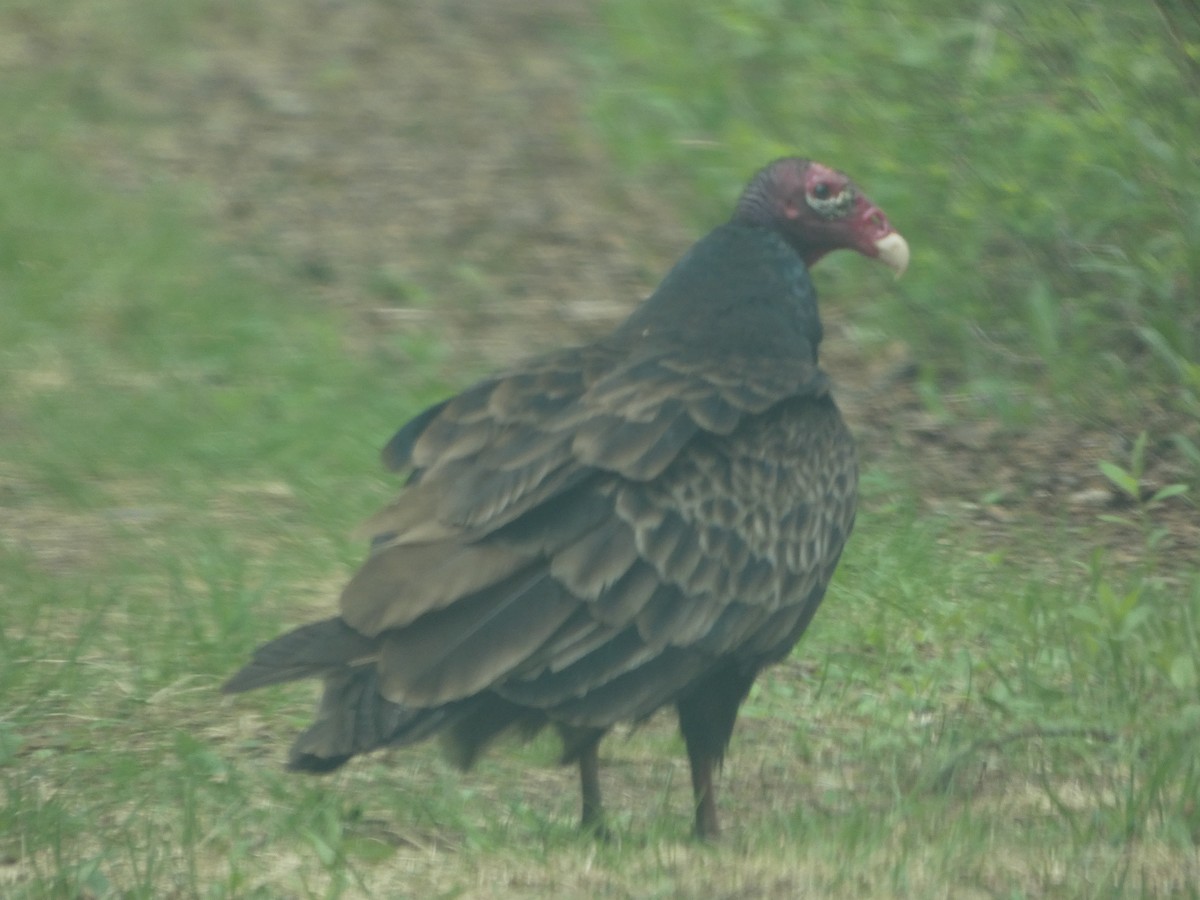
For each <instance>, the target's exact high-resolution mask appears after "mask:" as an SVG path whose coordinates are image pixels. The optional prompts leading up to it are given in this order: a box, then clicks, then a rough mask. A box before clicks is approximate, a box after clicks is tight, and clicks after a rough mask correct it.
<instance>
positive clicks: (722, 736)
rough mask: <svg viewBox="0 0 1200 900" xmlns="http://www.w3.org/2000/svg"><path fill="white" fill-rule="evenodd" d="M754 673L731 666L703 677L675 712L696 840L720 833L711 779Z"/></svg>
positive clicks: (727, 744)
mask: <svg viewBox="0 0 1200 900" xmlns="http://www.w3.org/2000/svg"><path fill="white" fill-rule="evenodd" d="M757 674H758V673H757V672H743V671H740V670H739V669H738V668H737V667H736V666H735V665H733V664H732V663H730V664H729V665H726V666H723V667H722V668H720V669H718V670H716V671H715V672H712V673H710V674H709V675H707V676H705V677H704V678H703V679H702V680H701V681H700V682H699V683H698V684H697V685H696V686H695V689H694V690H692V692H691V693H689V694H688V695H687V696H686V697H684V698H683V699H681V700H680V701H679V702H678V703H677V704H676V708H677V709H678V710H679V730H680V731H682V732H683V740H684V743H685V744H686V745H687V752H688V762H689V763H690V764H691V767H692V792H693V797H694V799H695V801H696V837H698V838H700V839H702V840H713V839H715V838H716V837H718V836H719V835H720V833H721V826H720V824H719V823H718V821H717V795H716V786H715V785H714V783H713V776H714V775H715V773H716V770H717V769H718V768H720V765H721V760H722V759H724V757H725V748H726V747H728V746H729V738H730V737H731V736H732V735H733V723H734V722H735V721H736V719H737V712H738V707H739V706H741V705H742V701H743V700H745V699H746V694H748V693H749V692H750V685H752V684H753V683H754V678H755V676H756V675H757Z"/></svg>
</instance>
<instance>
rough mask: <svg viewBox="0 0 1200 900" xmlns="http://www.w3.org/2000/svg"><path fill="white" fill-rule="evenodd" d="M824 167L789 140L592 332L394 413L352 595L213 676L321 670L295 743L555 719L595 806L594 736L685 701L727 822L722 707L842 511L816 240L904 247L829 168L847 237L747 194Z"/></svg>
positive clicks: (850, 498) (755, 664) (840, 534)
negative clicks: (720, 768)
mask: <svg viewBox="0 0 1200 900" xmlns="http://www.w3.org/2000/svg"><path fill="white" fill-rule="evenodd" d="M781 166H783V167H785V169H784V172H783V176H780V174H779V171H778V169H779V167H781ZM793 170H794V171H793ZM814 172H816V174H817V175H822V174H825V173H828V174H830V175H832V176H840V173H836V172H833V171H832V170H829V169H825V168H824V167H822V166H819V165H818V164H809V163H806V162H804V161H800V160H784V161H781V162H779V163H776V164H774V166H772V167H770V168H768V169H766V170H764V172H763V173H760V175H759V177H758V178H757V179H756V181H755V182H752V185H751V189H748V190H747V195H746V196H744V197H743V201H742V205H741V206H740V207H739V211H740V214H739V215H738V216H735V219H734V221H732V222H730V223H729V224H727V225H724V226H721V227H720V228H718V229H716V230H715V231H713V232H712V233H710V234H709V235H708V236H707V237H705V238H704V239H703V240H702V241H700V242H699V243H697V244H696V245H695V246H694V247H693V248H692V249H691V251H689V253H688V254H687V255H686V256H685V257H684V258H683V259H682V260H681V261H680V262H679V263H678V264H677V265H676V267H675V268H674V269H673V270H672V271H671V272H670V273H669V274H668V276H667V277H666V279H665V280H664V281H663V283H662V285H661V286H660V287H659V288H658V290H657V291H656V292H655V293H654V294H653V295H652V296H651V297H650V298H649V299H647V300H646V301H645V302H644V303H643V304H642V305H641V306H640V307H639V308H638V309H637V310H636V311H635V312H634V313H633V315H632V316H631V317H630V318H629V319H628V320H627V321H626V322H625V323H624V324H623V325H621V326H620V327H619V328H618V329H617V330H616V331H615V332H614V333H613V334H612V335H610V336H609V337H608V338H607V339H605V340H603V341H601V342H599V343H597V344H594V345H591V346H588V347H583V348H577V349H572V350H566V351H563V352H559V353H556V354H554V355H551V356H548V357H544V358H542V359H540V360H535V361H533V362H531V363H528V364H526V365H525V366H522V367H520V368H517V369H514V370H513V371H510V372H508V373H505V374H502V375H499V376H496V377H494V378H490V379H488V380H486V381H484V382H481V383H480V384H477V385H475V386H474V387H471V388H469V389H468V390H466V391H464V392H463V393H462V394H459V395H458V396H456V397H453V398H451V399H450V400H447V401H445V402H444V403H442V404H439V405H437V406H434V407H431V408H430V409H428V410H426V411H425V412H423V413H421V414H420V415H418V416H417V417H415V418H414V419H413V420H411V421H410V422H409V423H408V424H407V425H405V426H404V427H403V428H401V429H400V431H399V432H398V433H397V434H396V436H395V437H394V438H393V439H392V440H391V442H390V443H389V444H388V446H387V447H386V449H385V451H384V458H385V461H386V462H387V463H388V464H389V466H391V467H393V468H395V469H399V470H408V471H411V476H410V477H409V480H408V483H407V486H406V487H405V489H404V491H403V492H402V493H401V494H400V496H399V498H398V499H397V500H396V501H395V502H394V503H393V504H392V505H391V506H389V507H388V508H387V509H385V510H384V511H383V512H381V513H380V514H379V515H378V516H376V517H375V519H374V520H373V521H372V522H371V523H370V524H371V529H372V533H373V535H374V537H373V542H372V550H371V553H370V556H369V557H368V559H367V560H366V561H365V563H364V564H363V566H362V568H361V569H360V570H359V571H358V573H357V574H356V575H355V576H354V577H353V578H352V579H351V581H350V583H349V584H348V585H347V587H346V589H345V591H344V592H343V595H342V600H341V610H340V614H339V615H338V616H336V617H334V618H330V619H327V620H325V621H323V622H317V623H315V624H311V625H306V626H303V627H301V628H299V629H297V630H295V631H292V632H290V633H288V634H285V635H283V636H282V637H280V638H277V639H276V640H274V641H272V642H270V643H268V644H266V645H264V646H263V647H261V648H259V650H258V651H256V653H255V655H254V659H253V660H252V661H251V662H250V663H249V664H248V665H247V666H246V667H245V668H244V669H243V670H242V671H240V672H239V673H238V674H237V675H235V676H234V677H233V679H231V680H230V682H229V683H228V684H227V685H226V689H227V690H229V691H241V690H248V689H251V688H256V687H261V686H263V685H267V684H272V683H276V682H281V681H287V680H291V679H295V678H302V677H310V676H317V677H321V678H323V679H324V680H325V692H324V698H323V700H322V702H321V705H320V708H319V711H318V714H317V719H316V722H315V723H314V724H313V725H312V726H311V727H310V728H309V729H308V730H307V731H305V732H304V733H303V734H302V735H300V737H299V738H298V739H297V741H296V743H295V746H294V747H293V750H292V754H291V759H290V765H291V766H292V767H293V768H295V769H301V770H306V771H316V772H321V771H328V770H331V769H334V768H336V767H337V766H339V765H341V764H342V763H343V762H345V761H346V760H347V759H349V758H350V757H352V756H354V755H356V754H359V753H365V752H367V751H370V750H374V749H377V748H380V747H386V746H395V745H399V744H406V743H411V742H413V741H416V740H420V739H422V738H425V737H427V736H430V735H432V734H435V733H440V734H441V735H443V737H445V738H446V740H447V744H448V746H449V748H450V749H451V752H452V755H453V756H454V758H455V759H456V761H457V762H459V763H460V764H464V765H465V764H469V763H470V762H471V760H473V759H474V758H475V756H476V755H477V753H478V752H479V751H480V750H481V749H482V748H483V746H484V745H485V744H486V743H487V742H488V741H489V740H490V739H491V738H493V737H495V736H496V735H498V734H499V733H501V732H503V731H505V730H507V729H509V728H511V727H513V726H518V727H521V728H524V729H528V730H534V729H536V728H537V727H540V726H542V725H545V724H554V725H556V726H557V727H558V728H559V730H560V732H561V734H562V735H563V740H564V746H565V752H564V758H565V759H568V760H578V762H579V764H580V771H581V776H582V787H583V817H584V821H585V823H588V824H598V821H599V816H600V796H599V783H598V780H597V757H596V752H597V745H598V743H599V740H600V738H601V737H602V736H603V735H604V734H605V732H607V730H608V729H609V728H611V727H612V726H613V725H614V724H616V723H618V722H621V721H638V720H642V719H644V718H646V717H648V716H649V715H651V714H652V713H654V712H655V711H656V710H658V709H660V708H661V707H663V706H667V705H674V706H675V707H676V708H677V710H678V714H679V721H680V727H681V730H682V732H683V735H684V738H685V741H686V744H687V749H688V755H689V758H690V761H691V765H692V773H693V782H694V786H695V790H696V799H697V818H696V828H697V831H698V832H699V833H700V834H701V835H704V836H712V835H714V834H715V833H716V831H717V817H716V807H715V803H714V798H713V786H712V776H713V769H714V767H715V766H716V765H717V764H718V763H719V761H720V759H721V758H722V756H723V755H724V752H725V748H726V746H727V744H728V742H729V739H730V735H731V733H732V730H733V725H734V720H735V718H736V715H737V710H738V707H739V705H740V704H741V702H742V701H743V700H744V699H745V697H746V694H747V692H748V691H749V689H750V686H751V685H752V683H753V681H754V679H755V677H756V676H757V674H758V672H759V671H760V670H761V669H762V667H763V666H765V665H767V664H769V663H771V662H774V661H777V660H779V659H780V658H782V657H783V656H785V655H786V654H787V653H788V652H789V651H790V650H791V648H792V647H793V645H794V644H795V643H796V641H797V640H798V639H799V637H800V635H801V634H802V633H803V632H804V630H805V628H806V627H807V626H808V623H809V622H810V620H811V619H812V616H813V614H814V613H815V612H816V609H817V606H818V605H819V604H820V602H821V598H822V596H823V595H824V593H825V588H826V586H827V584H828V583H829V579H830V577H831V575H832V574H833V570H834V567H835V566H836V564H837V561H838V557H839V555H840V553H841V551H842V547H843V545H844V543H845V540H846V538H847V536H848V535H849V533H850V529H851V527H852V525H853V522H854V512H855V490H856V483H857V478H856V468H855V454H854V447H853V443H852V441H851V438H850V435H849V433H848V432H847V430H846V427H845V425H844V424H843V422H842V419H841V416H840V415H839V413H838V410H837V407H836V406H835V404H834V401H833V399H832V397H831V395H830V390H829V381H828V379H827V377H826V376H825V374H824V373H823V372H822V371H821V370H820V368H819V367H818V364H817V348H818V345H819V344H820V341H821V325H820V320H819V317H818V314H817V305H816V297H815V293H814V291H813V287H812V283H811V281H810V279H809V275H808V268H807V265H808V264H809V263H811V262H813V261H815V259H816V258H817V257H819V256H820V255H821V254H822V253H824V252H827V251H828V250H830V249H835V248H836V247H837V246H855V247H856V248H857V249H860V250H862V251H863V252H865V253H868V254H869V255H883V256H884V257H885V259H886V260H887V261H888V262H889V263H891V264H893V265H895V266H896V267H897V268H902V267H903V262H904V261H905V260H906V259H907V250H906V248H904V247H903V242H902V241H901V240H900V239H899V236H898V235H896V234H895V232H894V231H892V230H891V228H890V226H889V225H887V221H886V219H885V218H883V216H882V214H881V213H879V212H878V210H876V209H875V208H874V207H870V206H869V204H867V203H866V201H865V198H862V197H861V195H860V194H858V193H857V192H856V191H855V189H854V188H853V186H852V185H851V184H850V183H849V181H848V180H845V176H840V178H841V179H842V180H843V190H844V191H849V192H851V194H849V195H844V196H848V197H851V199H852V200H853V201H854V202H855V203H856V204H857V205H855V206H853V207H852V211H851V212H850V213H847V214H844V215H841V216H835V217H834V218H835V219H839V220H840V219H851V220H854V221H855V222H857V221H858V220H862V221H864V222H866V221H868V219H869V226H870V228H871V229H873V230H872V231H871V233H870V234H869V235H868V237H867V238H862V239H861V240H863V241H865V243H864V244H863V245H862V246H859V245H858V244H853V243H851V242H850V241H849V239H843V240H842V241H841V242H832V241H827V242H826V245H824V246H809V245H806V244H803V243H799V244H798V242H797V239H796V238H795V236H794V235H792V234H790V233H789V232H788V230H787V229H786V228H784V227H781V226H780V224H779V223H778V222H775V221H774V220H773V219H772V218H771V217H770V216H769V215H767V214H766V213H764V212H763V209H762V208H761V207H762V203H760V202H759V201H758V195H757V194H756V193H755V192H754V191H753V190H752V188H753V187H754V185H755V184H760V183H761V182H763V181H764V179H766V181H767V185H766V187H765V188H760V192H759V193H763V194H765V195H766V196H767V198H768V200H769V199H771V198H772V197H774V195H775V194H776V193H779V192H781V191H783V189H782V188H780V187H779V186H778V183H779V182H780V180H781V178H782V180H783V181H785V182H786V183H787V184H792V183H793V182H794V181H796V180H799V185H800V187H799V190H801V191H802V192H803V193H804V194H805V195H806V196H807V195H808V194H809V193H811V192H812V187H811V180H812V178H813V177H814V175H813V173H814ZM784 176H786V177H784ZM793 187H794V185H793ZM747 197H749V198H750V201H751V202H749V203H748V202H747V199H746V198H747ZM810 202H811V201H810ZM849 205H850V203H849V200H847V201H846V202H844V203H843V206H849ZM747 207H748V209H749V212H748V213H747V212H744V210H745V209H746V208H747ZM864 209H865V210H866V211H865V212H864V211H863V210H864ZM775 216H776V217H779V216H782V217H783V218H784V219H787V218H788V216H787V214H786V213H779V212H778V211H777V210H776V211H775ZM792 218H794V216H793V217H792ZM785 224H786V222H785ZM818 224H822V223H818ZM863 227H866V226H863ZM821 233H823V232H821ZM897 241H899V245H897V243H896V242H897ZM811 243H813V244H816V243H818V242H817V241H816V240H815V239H813V240H812V241H811ZM872 247H878V248H879V249H878V250H877V251H876V252H874V253H872V252H871V249H870V248H872Z"/></svg>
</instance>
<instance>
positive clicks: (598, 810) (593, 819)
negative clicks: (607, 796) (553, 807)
mask: <svg viewBox="0 0 1200 900" xmlns="http://www.w3.org/2000/svg"><path fill="white" fill-rule="evenodd" d="M579 787H580V789H581V792H582V794H583V815H582V817H581V818H580V823H579V824H580V826H581V827H582V828H587V829H592V828H600V827H602V826H603V824H604V806H603V804H602V803H601V802H600V742H599V741H594V742H593V743H591V744H588V746H587V748H586V749H585V750H584V751H583V752H582V753H580V754H579Z"/></svg>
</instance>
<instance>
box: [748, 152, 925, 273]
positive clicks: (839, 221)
mask: <svg viewBox="0 0 1200 900" xmlns="http://www.w3.org/2000/svg"><path fill="white" fill-rule="evenodd" d="M733 220H734V221H735V222H740V223H743V224H746V225H760V226H765V227H768V228H771V229H773V230H775V231H778V232H779V233H780V234H782V235H783V236H784V237H785V238H786V239H787V241H788V243H790V244H791V245H792V246H793V247H795V249H796V251H797V252H798V253H799V254H800V256H801V257H802V258H803V259H804V262H805V264H806V265H808V266H811V265H812V264H813V263H815V262H816V261H817V260H819V259H820V258H821V257H822V256H824V255H825V254H826V253H829V252H830V251H832V250H840V249H843V248H844V249H847V250H857V251H858V252H859V253H861V254H863V255H864V256H869V257H871V258H872V259H878V260H879V261H880V262H882V263H884V264H885V265H886V266H887V267H888V268H890V269H891V270H892V271H893V272H895V273H896V276H897V277H899V276H900V275H901V274H902V273H903V272H904V270H905V268H906V267H907V266H908V243H907V242H906V241H905V240H904V238H902V237H901V236H900V235H899V233H898V232H897V231H896V230H895V229H894V228H892V225H891V223H890V222H889V221H888V218H887V216H885V215H884V214H883V210H881V209H880V208H879V207H878V206H876V205H875V204H874V203H872V202H871V201H870V200H869V199H868V198H867V196H866V195H865V194H864V193H863V192H862V191H861V190H860V189H859V188H858V186H857V185H856V184H855V183H854V182H853V181H851V180H850V177H849V176H847V175H846V174H844V173H842V172H839V171H837V169H831V168H829V167H828V166H825V165H822V164H821V163H819V162H813V161H812V160H808V159H799V158H796V157H788V158H786V159H778V160H776V161H775V162H773V163H771V164H770V165H769V166H767V167H766V168H764V169H762V170H761V171H759V172H758V174H757V175H755V176H754V178H753V179H751V181H750V183H749V184H748V185H747V186H746V189H745V191H743V192H742V196H741V199H739V200H738V204H737V209H736V211H735V212H734V215H733Z"/></svg>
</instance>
